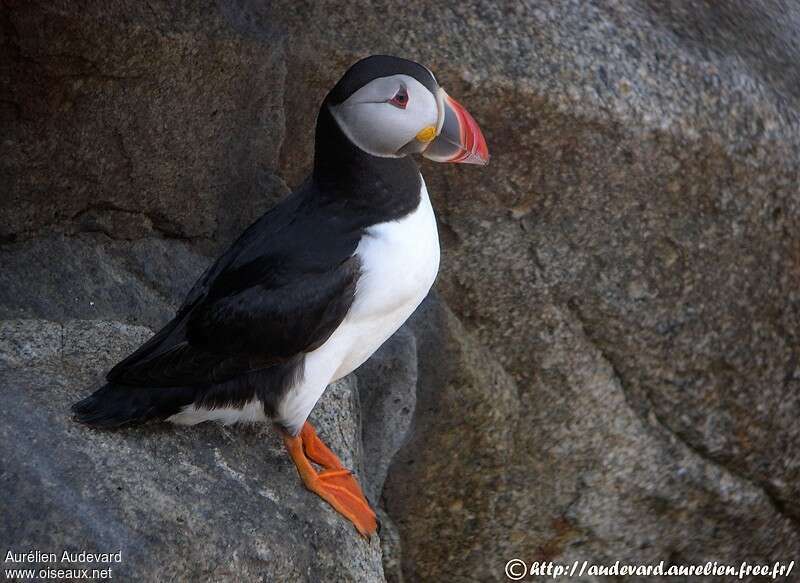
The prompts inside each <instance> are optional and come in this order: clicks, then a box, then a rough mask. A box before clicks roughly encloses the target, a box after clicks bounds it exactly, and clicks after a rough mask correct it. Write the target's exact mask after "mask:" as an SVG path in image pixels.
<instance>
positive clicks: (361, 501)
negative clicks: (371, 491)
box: [283, 422, 378, 536]
mask: <svg viewBox="0 0 800 583" xmlns="http://www.w3.org/2000/svg"><path fill="white" fill-rule="evenodd" d="M283 443H284V444H285V446H286V450H287V451H288V452H289V456H290V457H291V458H292V461H293V462H294V465H295V466H296V467H297V473H298V474H300V479H301V480H303V484H304V485H305V487H306V488H308V489H309V490H311V491H312V492H314V493H315V494H317V495H318V496H319V497H320V498H322V499H323V500H325V501H326V502H327V503H328V504H330V505H331V506H333V508H334V509H335V510H336V511H337V512H339V514H341V515H342V516H344V517H345V518H347V519H348V520H349V521H350V522H352V523H353V525H354V526H355V527H356V530H358V532H360V533H361V534H362V535H364V536H369V535H371V534H372V533H373V532H375V531H376V530H377V528H378V522H377V520H376V518H375V513H374V512H373V511H372V508H370V506H369V503H368V502H367V499H366V498H365V497H364V493H363V492H362V491H361V487H360V486H359V485H358V482H357V481H356V479H355V478H354V477H353V474H352V472H351V471H350V470H348V469H345V467H344V466H343V465H342V462H341V461H339V458H338V457H336V454H334V453H333V452H332V451H331V450H330V449H329V448H328V446H326V445H325V444H324V443H322V441H321V440H320V438H319V437H318V436H317V433H316V431H314V428H313V427H311V425H310V424H309V423H308V422H306V424H305V425H304V426H303V429H302V430H301V431H300V434H299V435H297V436H291V435H286V434H285V435H284V436H283ZM309 460H313V461H314V462H316V463H318V464H319V465H320V466H322V467H323V468H325V469H324V470H323V471H321V472H317V470H316V469H315V468H314V466H313V465H311V461H309Z"/></svg>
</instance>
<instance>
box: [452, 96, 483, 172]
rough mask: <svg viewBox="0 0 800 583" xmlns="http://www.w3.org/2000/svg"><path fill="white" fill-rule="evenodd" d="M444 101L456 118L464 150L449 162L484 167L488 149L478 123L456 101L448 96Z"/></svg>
mask: <svg viewBox="0 0 800 583" xmlns="http://www.w3.org/2000/svg"><path fill="white" fill-rule="evenodd" d="M445 99H446V100H447V102H448V104H449V105H450V107H451V108H452V109H453V111H454V112H455V114H456V116H457V117H458V125H459V127H460V128H461V143H462V144H463V148H464V151H463V152H460V153H458V154H457V155H456V156H454V157H453V158H452V159H451V160H449V162H460V163H464V164H479V165H481V166H485V165H486V164H488V163H489V148H488V146H487V145H486V139H484V137H483V132H481V128H480V126H478V122H476V121H475V118H474V117H472V116H471V115H470V114H469V112H468V111H467V110H466V109H465V108H464V106H463V105H461V104H460V103H459V102H458V101H456V100H455V99H453V98H452V97H450V96H449V95H447V96H446V97H445Z"/></svg>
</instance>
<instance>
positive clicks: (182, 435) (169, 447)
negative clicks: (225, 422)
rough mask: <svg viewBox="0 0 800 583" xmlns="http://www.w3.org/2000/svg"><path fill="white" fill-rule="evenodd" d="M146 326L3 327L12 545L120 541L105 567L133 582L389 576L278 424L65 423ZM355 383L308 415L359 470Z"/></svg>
mask: <svg viewBox="0 0 800 583" xmlns="http://www.w3.org/2000/svg"><path fill="white" fill-rule="evenodd" d="M149 336H150V331H149V330H148V329H147V328H143V327H138V326H128V325H125V324H120V323H118V322H110V321H103V320H92V321H86V320H71V321H67V322H65V323H63V324H61V323H56V322H49V321H43V320H6V321H4V322H3V323H2V324H0V397H2V400H3V403H4V406H3V409H2V412H0V437H2V439H0V443H1V444H2V445H0V456H2V460H3V471H2V474H0V483H1V484H2V490H3V496H4V503H3V504H0V525H2V526H0V541H1V542H2V544H3V545H4V548H6V547H7V548H10V549H13V550H14V551H15V552H27V551H28V550H30V549H38V550H40V551H42V552H56V553H58V554H60V553H61V552H62V551H63V550H64V549H68V550H70V551H74V552H78V551H89V552H95V553H100V552H117V551H120V550H121V551H122V558H123V560H122V563H121V564H111V565H109V566H111V567H112V568H113V569H114V573H115V576H116V577H117V578H120V579H121V580H125V581H129V580H139V581H166V580H180V581H188V580H193V581H198V580H217V581H218V580H233V579H235V580H243V581H323V580H324V581H382V580H383V572H382V567H381V552H380V542H379V540H378V539H377V537H373V539H372V540H371V541H370V542H365V541H364V539H362V538H361V537H360V536H359V535H358V534H357V533H356V532H355V530H354V529H353V528H352V526H351V525H350V524H349V523H347V522H345V521H344V520H342V519H341V517H340V516H339V515H337V514H336V513H335V512H334V511H333V510H332V509H330V508H329V507H328V506H327V505H326V504H325V503H324V502H322V501H321V500H320V499H319V498H317V497H316V496H315V495H313V494H311V493H309V492H307V491H305V490H304V489H303V487H302V485H301V483H300V480H299V478H298V476H297V472H296V470H295V468H294V466H293V465H292V463H291V461H290V460H289V459H288V457H287V456H286V454H285V452H284V450H283V446H282V444H281V442H280V439H279V438H278V437H277V435H276V434H275V433H274V432H273V431H272V430H271V429H270V428H268V427H265V428H253V427H235V428H225V427H222V426H217V425H211V424H206V425H201V426H197V427H186V428H174V427H168V426H166V425H150V426H148V427H144V428H143V427H137V428H131V429H123V430H119V431H110V432H109V431H106V432H104V431H94V430H90V429H87V428H85V427H83V426H79V425H76V424H75V423H73V422H72V421H71V420H70V418H69V415H68V409H69V405H70V404H71V403H72V402H74V401H75V400H76V399H77V398H79V397H80V396H81V395H83V394H84V393H85V392H86V387H87V386H88V385H90V384H91V383H94V382H96V380H97V378H98V374H99V373H102V372H103V371H104V370H105V369H107V368H108V367H109V366H110V365H112V364H113V363H114V362H116V360H117V359H119V358H120V357H122V356H124V355H125V354H126V353H127V352H128V351H130V350H131V349H133V348H135V347H136V346H137V345H138V343H140V342H142V341H143V340H144V339H146V338H147V337H149ZM355 385H356V383H355V379H354V378H351V379H350V380H346V381H342V382H340V383H339V384H337V385H333V386H331V387H330V388H329V390H328V391H327V392H326V395H325V397H324V399H323V400H322V401H321V402H320V404H319V406H318V407H317V409H316V410H315V412H314V415H313V417H312V420H313V421H314V422H316V423H317V424H318V425H319V426H320V428H321V431H320V433H321V435H322V436H323V438H324V439H326V440H327V442H328V443H329V444H330V445H331V447H332V448H333V449H334V450H336V451H340V452H342V453H343V455H342V459H343V461H344V462H345V463H347V464H350V466H351V467H357V466H358V465H359V464H358V463H357V462H358V461H360V448H359V446H358V444H359V441H360V435H359V431H360V427H359V425H358V418H359V416H358V395H357V390H356V386H355ZM43 566H50V567H57V566H56V565H37V566H36V567H37V568H38V567H43ZM87 566H90V565H87ZM91 566H92V567H93V568H98V565H91ZM104 566H105V565H101V566H99V567H100V568H102V567H104ZM61 567H62V568H65V566H64V565H61Z"/></svg>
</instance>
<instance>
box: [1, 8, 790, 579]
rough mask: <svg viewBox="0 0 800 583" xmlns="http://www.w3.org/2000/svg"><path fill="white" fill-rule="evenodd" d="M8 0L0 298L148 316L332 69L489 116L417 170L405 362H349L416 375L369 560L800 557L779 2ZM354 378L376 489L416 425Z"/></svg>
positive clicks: (233, 226) (234, 210)
mask: <svg viewBox="0 0 800 583" xmlns="http://www.w3.org/2000/svg"><path fill="white" fill-rule="evenodd" d="M2 11H3V14H2V18H0V25H1V26H2V35H3V40H4V42H3V43H1V44H2V48H1V49H0V50H1V51H3V53H2V55H1V56H2V58H1V59H0V60H1V61H2V62H3V63H4V64H5V66H4V67H2V68H0V79H2V81H0V116H2V119H3V122H4V130H5V131H4V132H3V138H2V141H0V149H1V151H0V191H2V192H5V193H9V195H8V196H5V197H2V199H1V200H0V233H1V234H2V240H3V241H5V242H6V243H5V244H3V245H2V248H0V262H2V265H0V267H2V269H0V315H2V316H3V317H6V318H9V317H11V318H18V317H26V318H44V319H55V320H64V319H66V318H105V319H109V320H115V321H120V322H125V323H126V324H140V323H141V324H146V325H147V326H149V327H154V326H157V325H159V324H160V323H161V322H163V320H164V318H166V317H167V316H168V314H169V312H170V311H171V310H172V309H173V307H174V305H176V304H177V303H178V302H179V301H180V295H181V293H183V291H185V289H187V288H188V286H189V285H190V284H191V281H192V280H193V278H194V277H195V276H196V274H197V273H199V271H201V270H202V267H204V266H205V265H207V263H208V261H210V256H211V255H212V254H213V252H215V251H216V250H219V248H220V247H222V246H223V245H225V244H227V243H228V242H230V241H231V239H232V238H233V237H234V236H235V235H236V234H237V233H238V232H239V230H240V229H241V228H242V227H243V226H244V225H245V224H246V223H248V222H249V221H251V220H252V219H254V218H255V217H256V216H257V215H258V214H259V213H260V212H262V211H263V209H265V208H266V207H267V206H268V205H269V204H270V202H271V201H273V200H275V198H276V197H277V196H279V195H281V194H282V193H284V192H286V185H296V184H297V183H298V182H299V181H300V180H302V179H303V177H304V176H305V174H306V172H307V170H308V167H309V164H310V162H311V154H312V141H311V139H310V135H311V132H312V130H313V124H314V117H315V114H316V111H317V107H318V105H319V102H320V101H321V99H322V97H323V95H324V94H325V92H326V91H327V89H328V88H329V87H330V86H331V85H332V84H333V82H335V81H336V79H337V78H338V76H339V75H340V73H341V71H342V70H343V69H344V68H345V67H346V66H347V65H349V64H350V63H351V62H352V61H353V60H355V59H356V58H357V57H360V56H364V55H366V54H370V53H375V52H384V53H394V54H400V55H404V56H408V57H411V58H416V59H417V60H419V61H421V62H423V63H425V64H426V65H428V66H430V68H431V69H432V70H433V71H434V72H435V73H436V75H437V78H438V79H439V80H440V82H441V83H442V85H443V86H444V87H445V88H446V89H447V90H448V91H449V92H450V93H451V94H452V95H454V96H455V97H457V98H458V99H459V100H460V101H462V102H463V103H464V104H465V105H466V106H467V107H468V108H469V110H470V111H471V112H472V113H473V114H474V116H475V117H476V119H477V120H478V121H479V122H480V124H481V126H482V128H483V130H484V133H485V135H486V138H487V141H488V143H489V148H490V151H491V153H492V163H491V165H490V166H489V167H488V168H483V169H480V168H464V167H443V166H440V165H434V164H429V163H425V164H424V165H423V172H424V173H425V177H426V182H427V184H428V189H429V191H430V193H431V195H432V198H433V202H434V206H435V207H436V208H437V212H438V216H439V221H440V232H441V238H442V243H443V258H442V273H441V274H440V278H439V282H438V289H439V292H440V296H441V299H439V300H434V301H432V302H429V303H428V306H427V307H426V308H425V310H424V311H423V312H421V313H420V314H419V315H418V316H417V318H416V320H415V323H414V326H413V332H414V335H415V336H416V346H417V349H418V350H417V353H416V354H417V358H418V361H419V362H418V363H417V364H416V366H412V360H408V359H409V358H411V357H410V355H411V352H410V348H409V347H410V346H411V344H410V341H406V342H407V343H406V344H405V345H404V346H406V348H409V349H408V350H406V349H405V348H403V349H397V350H398V352H397V354H398V355H402V358H403V359H406V360H403V364H402V366H398V367H397V368H395V367H387V368H385V369H384V368H381V367H382V365H380V364H378V363H377V361H376V365H375V366H377V367H378V368H377V369H376V370H377V371H378V372H376V373H375V375H377V376H375V375H372V376H370V375H371V374H372V373H369V372H365V373H363V374H364V378H365V379H370V380H366V382H368V383H369V384H370V385H374V386H378V385H379V384H380V383H377V381H376V380H375V379H377V378H379V377H380V375H382V374H387V373H389V372H390V371H394V372H391V374H397V375H398V376H397V377H396V379H394V380H396V381H397V382H401V381H400V379H407V380H405V381H402V383H401V385H402V386H400V385H395V384H393V382H392V380H391V379H390V380H389V381H388V382H386V383H385V386H387V387H390V389H391V390H390V392H389V393H388V394H397V393H396V391H398V390H399V391H400V393H399V394H402V395H403V397H402V399H401V402H403V403H405V402H410V399H411V393H412V391H411V390H410V388H409V383H411V382H412V380H413V375H414V374H418V376H419V395H418V398H419V403H418V406H417V408H416V413H415V414H414V417H415V418H414V421H413V425H412V429H411V432H412V433H411V439H410V440H409V441H408V443H407V444H406V445H405V446H403V448H402V449H401V452H400V454H399V456H400V457H399V458H398V460H397V461H396V463H394V464H393V466H392V468H391V470H390V472H389V477H388V480H387V484H386V487H385V488H384V493H383V499H384V501H385V502H386V505H387V508H388V510H389V514H390V516H391V519H392V520H393V521H394V522H395V523H396V524H397V532H398V533H399V534H400V537H401V539H402V541H403V549H402V558H401V559H400V558H398V557H400V556H401V554H400V552H399V549H398V548H397V546H396V545H391V544H389V543H387V544H389V547H391V548H392V549H393V550H391V551H390V552H389V553H388V554H390V555H391V557H392V558H387V560H390V561H393V562H394V563H393V566H392V568H391V569H389V568H388V567H387V576H389V577H391V578H392V579H393V580H396V581H399V580H400V579H401V578H405V579H406V580H408V581H414V580H427V579H446V580H450V579H453V578H457V576H461V578H464V579H467V580H470V579H472V580H475V579H481V578H484V579H502V577H503V575H502V573H501V570H502V564H500V563H501V562H502V560H503V559H506V560H507V559H508V558H510V557H511V554H513V553H516V554H518V556H519V557H520V558H524V559H526V560H528V561H531V560H534V559H535V558H537V557H543V558H551V559H553V560H559V561H561V560H563V561H566V560H570V559H573V558H584V559H586V560H590V561H593V562H597V563H601V562H608V561H611V562H613V560H617V559H621V558H623V557H627V558H628V559H630V560H634V561H635V562H644V561H649V560H655V559H656V558H663V559H665V560H672V561H674V562H677V563H680V562H682V561H687V562H688V561H705V560H717V561H720V562H737V563H738V562H739V561H741V560H743V559H744V558H749V559H748V560H764V561H766V560H770V561H772V560H784V561H785V560H787V557H789V556H791V555H792V553H791V552H790V551H791V550H792V549H796V548H797V545H798V533H800V507H799V506H798V501H800V490H798V488H799V487H800V486H799V485H800V473H798V472H800V469H798V468H800V461H799V459H798V455H800V454H798V452H800V429H799V428H798V425H797V423H796V419H797V418H798V416H800V398H798V395H800V391H798V388H800V373H799V372H798V363H800V355H799V352H798V346H800V341H798V337H797V330H798V329H800V309H798V306H800V300H798V292H797V290H798V289H800V271H799V270H798V269H797V264H798V254H797V249H798V248H800V240H799V239H800V197H798V196H797V195H798V187H797V184H798V176H800V167H799V164H800V162H798V157H797V154H796V152H797V151H798V147H800V137H799V136H800V131H798V129H800V128H799V127H798V126H799V125H800V122H799V121H798V120H799V119H800V117H798V108H800V73H798V68H797V67H796V66H795V64H796V63H797V61H798V57H799V56H800V55H798V52H800V48H798V44H797V42H796V31H797V28H798V26H800V10H798V8H797V7H796V6H795V5H793V4H791V3H786V2H779V1H777V0H760V1H758V2H753V1H748V2H744V1H740V0H736V1H731V2H727V3H725V4H724V5H722V4H719V3H705V2H699V1H697V0H677V1H673V2H669V3H663V2H656V1H653V0H615V1H613V2H604V3H600V4H587V3H584V2H564V3H559V4H557V5H556V4H553V5H550V4H548V5H543V4H537V3H534V4H530V5H526V4H518V5H514V6H510V5H505V4H501V3H500V4H499V3H487V2H478V1H475V2H461V3H459V4H458V5H457V6H450V5H444V4H442V3H436V4H434V3H430V2H423V3H421V4H419V5H415V6H414V8H413V9H409V7H408V6H407V5H405V4H402V3H388V4H386V5H381V6H380V7H378V8H377V9H376V7H375V6H373V5H369V6H367V5H361V4H360V3H344V4H343V3H341V2H336V3H334V2H330V1H323V2H314V3H305V4H302V3H301V4H300V5H298V4H297V3H296V2H295V3H288V2H283V3H281V2H277V3H276V2H273V3H264V2H260V1H259V2H256V1H253V0H236V1H223V2H219V3H215V4H213V5H212V4H211V3H204V4H201V5H196V4H192V5H189V4H175V3H168V2H162V1H155V2H149V3H147V5H146V6H143V7H139V6H135V5H134V6H132V5H130V3H122V2H119V1H113V2H105V3H104V4H103V8H102V9H100V8H97V9H82V10H74V9H71V8H70V7H69V3H67V4H66V5H63V6H60V7H46V6H41V5H33V4H30V5H29V4H28V3H6V4H5V5H4V7H3V9H2ZM387 22H388V23H401V25H400V24H398V25H397V26H392V27H389V28H387V26H386V23H387ZM353 23H358V26H353ZM215 112H216V113H215ZM62 236H63V237H64V238H62ZM54 257H56V258H58V259H59V261H48V260H50V259H52V258H54ZM174 258H179V261H177V262H175V261H174ZM62 259H63V260H62ZM170 259H172V261H170ZM176 270H177V272H176ZM32 289H36V290H41V291H40V293H31V292H30V290H32ZM76 298H77V299H76ZM86 300H88V302H87V301H86ZM91 302H94V305H92V304H91ZM406 336H407V335H406ZM390 353H391V352H390ZM415 368H416V369H417V370H418V373H412V371H413V370H414V369H415ZM56 372H57V371H56ZM54 374H55V373H54ZM58 374H62V373H58ZM37 382H38V381H37ZM33 386H39V385H33ZM403 387H404V388H403ZM489 387H491V389H489ZM401 389H402V390H401ZM365 394H366V393H361V395H360V396H361V399H362V400H363V401H364V406H365V407H367V406H368V407H369V408H370V410H373V411H382V415H383V417H381V418H382V419H385V420H386V421H387V426H388V427H391V429H389V430H383V429H382V428H381V423H374V422H370V421H368V420H367V419H366V416H364V431H365V433H364V435H365V436H367V435H368V434H369V435H376V436H377V435H380V436H382V437H381V439H387V441H386V442H385V444H382V445H381V446H380V447H377V448H376V447H375V446H374V444H372V442H371V440H372V438H371V437H370V438H369V441H368V442H365V447H364V450H363V454H361V455H364V456H366V457H365V459H370V460H376V459H378V460H381V463H380V464H377V463H376V462H373V461H370V462H369V463H367V464H366V465H365V467H364V471H365V473H366V474H367V475H370V476H372V477H373V478H374V479H375V481H371V482H370V485H369V487H370V488H372V489H373V490H372V491H373V492H377V491H378V490H379V487H378V486H377V484H378V483H379V482H380V481H381V480H382V475H383V473H384V471H385V470H384V469H383V468H385V459H384V458H382V456H383V455H384V453H388V452H390V451H394V449H395V448H396V447H397V445H398V444H399V443H401V442H402V441H403V438H402V437H400V435H399V433H405V432H407V431H408V429H407V425H406V423H407V422H406V420H405V419H404V418H403V417H402V416H399V417H393V416H391V415H388V416H387V415H386V413H387V412H391V411H392V409H391V407H390V406H389V405H390V403H389V402H388V401H386V402H384V404H383V405H381V406H380V407H378V408H375V406H373V405H370V404H369V403H368V402H367V398H365ZM370 394H372V393H370ZM498 395H499V396H500V399H499V400H498V399H497V396H498ZM384 406H385V407H386V408H384V409H381V407H384ZM400 410H401V411H402V407H401V409H400ZM362 413H363V412H362ZM376 418H377V417H376ZM509 420H511V421H509ZM31 422H32V423H35V422H36V420H32V421H31ZM370 423H372V425H371V426H370ZM203 431H211V430H210V429H208V430H203ZM335 431H338V430H335ZM351 443H352V444H353V447H354V449H353V450H352V451H358V447H357V440H356V441H353V442H351ZM384 445H385V449H383V448H384ZM187 447H188V446H187ZM348 447H349V446H348ZM357 458H358V454H357V455H356V460H354V461H356V462H357ZM373 478H371V480H372V479H373ZM388 538H392V537H388ZM384 542H385V541H384ZM389 547H387V549H389ZM490 551H491V552H490ZM487 557H491V560H487ZM612 559H613V560H612ZM397 562H400V563H402V565H403V570H402V572H400V571H399V570H397V569H396V568H395V564H396V563H397ZM451 565H456V571H453V570H448V567H449V566H451ZM390 573H391V574H390Z"/></svg>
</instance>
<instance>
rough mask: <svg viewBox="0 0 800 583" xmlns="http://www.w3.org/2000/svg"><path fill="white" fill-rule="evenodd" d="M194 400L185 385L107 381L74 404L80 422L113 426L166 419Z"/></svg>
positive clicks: (106, 426) (99, 425)
mask: <svg viewBox="0 0 800 583" xmlns="http://www.w3.org/2000/svg"><path fill="white" fill-rule="evenodd" d="M193 400H194V399H193V393H192V391H191V390H190V389H188V388H185V387H174V388H147V387H127V386H123V385H115V384H114V383H108V384H106V385H103V386H102V387H101V388H99V389H98V390H97V391H95V392H94V393H92V394H91V395H89V396H88V397H86V398H85V399H82V400H80V401H78V402H77V403H75V404H74V405H72V412H73V413H74V414H75V420H76V421H78V422H80V423H84V424H86V425H90V426H92V427H101V428H112V427H119V426H121V425H126V424H129V423H142V422H144V421H148V420H150V419H166V418H167V417H169V416H171V415H174V414H176V413H178V412H179V411H180V410H181V408H182V407H184V406H185V405H189V404H190V403H191V402H192V401H193Z"/></svg>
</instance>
